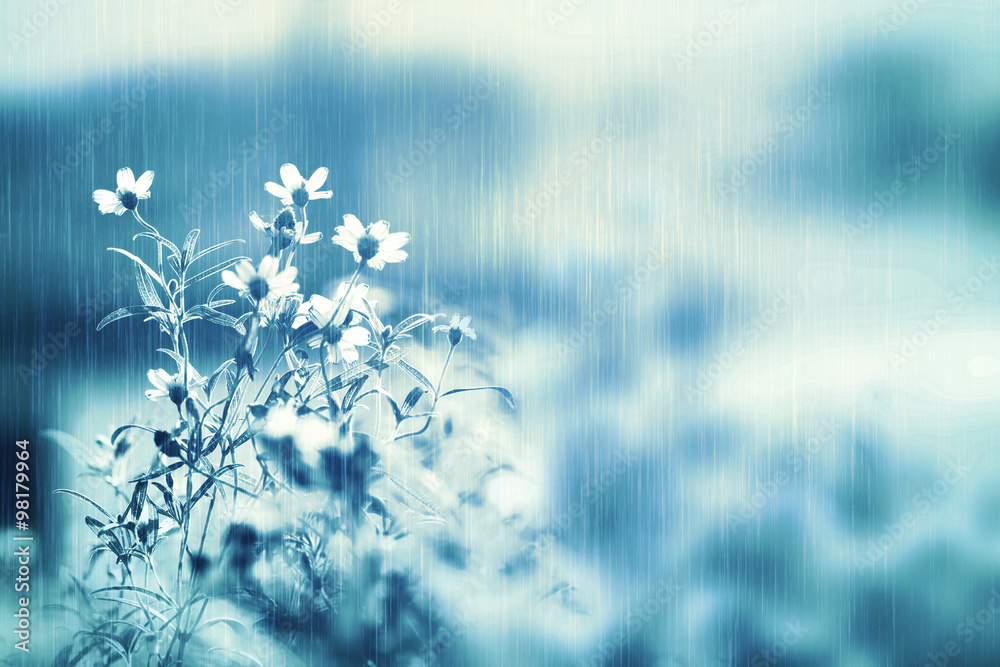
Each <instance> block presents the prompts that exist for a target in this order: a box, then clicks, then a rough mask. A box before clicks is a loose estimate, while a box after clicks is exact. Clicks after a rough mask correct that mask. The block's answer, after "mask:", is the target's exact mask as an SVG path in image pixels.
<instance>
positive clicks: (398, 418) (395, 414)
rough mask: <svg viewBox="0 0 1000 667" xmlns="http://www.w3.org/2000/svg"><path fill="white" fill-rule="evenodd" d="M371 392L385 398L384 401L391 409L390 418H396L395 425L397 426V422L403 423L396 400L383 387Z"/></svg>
mask: <svg viewBox="0 0 1000 667" xmlns="http://www.w3.org/2000/svg"><path fill="white" fill-rule="evenodd" d="M372 391H374V392H376V393H379V394H382V396H384V397H385V400H386V401H387V402H388V403H389V407H390V408H392V416H393V417H395V418H396V424H397V425H399V422H401V421H403V414H402V413H401V412H400V410H399V405H397V403H396V399H394V398H393V397H392V394H390V393H389V392H388V391H387V390H386V389H384V388H383V387H375V388H374V389H372ZM369 393H370V392H369Z"/></svg>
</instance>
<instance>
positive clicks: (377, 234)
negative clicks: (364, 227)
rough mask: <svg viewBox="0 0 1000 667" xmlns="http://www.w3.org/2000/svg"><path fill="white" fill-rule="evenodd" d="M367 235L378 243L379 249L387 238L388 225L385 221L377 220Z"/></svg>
mask: <svg viewBox="0 0 1000 667" xmlns="http://www.w3.org/2000/svg"><path fill="white" fill-rule="evenodd" d="M368 233H369V234H371V235H372V236H373V237H374V238H375V240H377V241H378V242H379V247H381V246H382V241H384V240H386V239H387V238H389V223H388V222H386V221H385V220H379V221H378V222H376V223H375V224H373V225H372V226H371V227H369V228H368Z"/></svg>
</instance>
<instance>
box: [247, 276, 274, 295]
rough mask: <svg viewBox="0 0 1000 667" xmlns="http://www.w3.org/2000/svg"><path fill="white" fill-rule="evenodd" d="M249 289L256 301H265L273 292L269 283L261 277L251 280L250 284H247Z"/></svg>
mask: <svg viewBox="0 0 1000 667" xmlns="http://www.w3.org/2000/svg"><path fill="white" fill-rule="evenodd" d="M247 289H248V290H249V292H250V296H252V297H253V298H254V301H263V300H264V298H265V297H266V296H267V293H268V292H270V291H271V288H270V287H268V285H267V281H266V280H264V279H263V278H261V277H260V276H255V277H254V278H251V279H250V282H249V283H247Z"/></svg>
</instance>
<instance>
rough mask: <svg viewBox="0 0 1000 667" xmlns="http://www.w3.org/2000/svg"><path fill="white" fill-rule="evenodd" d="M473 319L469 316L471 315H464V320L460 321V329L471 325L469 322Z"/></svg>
mask: <svg viewBox="0 0 1000 667" xmlns="http://www.w3.org/2000/svg"><path fill="white" fill-rule="evenodd" d="M471 321H472V318H471V317H469V316H465V317H463V318H462V321H461V322H459V323H458V328H459V329H464V328H465V327H467V326H469V322H471Z"/></svg>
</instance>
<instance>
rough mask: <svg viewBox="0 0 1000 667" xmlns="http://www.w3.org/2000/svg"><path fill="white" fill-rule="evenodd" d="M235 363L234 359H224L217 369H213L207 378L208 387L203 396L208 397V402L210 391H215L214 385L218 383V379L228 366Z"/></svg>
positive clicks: (210, 395) (210, 396)
mask: <svg viewBox="0 0 1000 667" xmlns="http://www.w3.org/2000/svg"><path fill="white" fill-rule="evenodd" d="M235 363H236V360H235V359H226V360H225V361H223V362H222V364H221V365H220V366H219V367H218V368H217V369H215V372H214V373H212V376H211V377H210V378H208V387H206V388H205V395H206V396H208V400H212V390H213V389H215V384H216V383H217V382H218V381H219V378H220V377H222V374H223V373H224V372H225V370H226V369H227V368H229V365H230V364H235Z"/></svg>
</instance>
